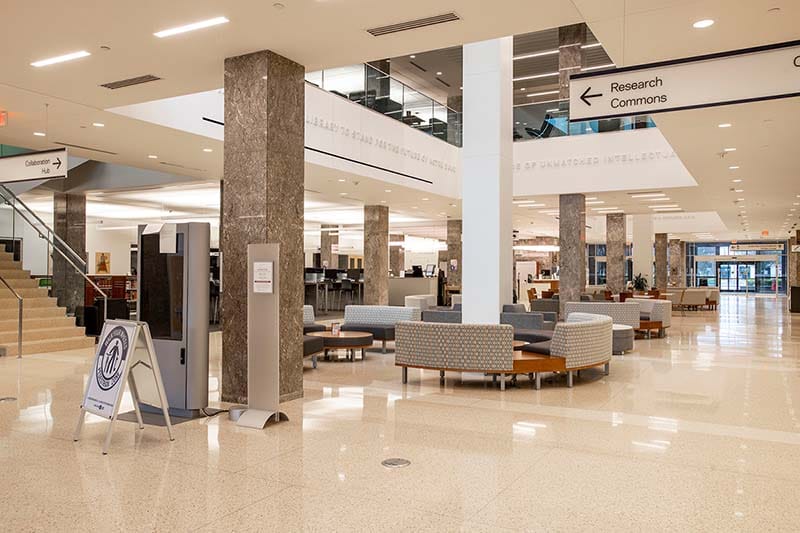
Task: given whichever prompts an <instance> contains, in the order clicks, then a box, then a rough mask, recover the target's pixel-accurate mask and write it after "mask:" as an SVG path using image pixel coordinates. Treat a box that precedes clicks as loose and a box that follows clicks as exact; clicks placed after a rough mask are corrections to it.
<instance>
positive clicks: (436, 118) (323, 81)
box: [306, 64, 461, 146]
mask: <svg viewBox="0 0 800 533" xmlns="http://www.w3.org/2000/svg"><path fill="white" fill-rule="evenodd" d="M306 81H307V82H308V83H311V84H313V85H316V86H317V87H319V88H321V89H324V90H326V91H328V92H332V93H334V94H337V95H339V96H341V97H343V98H347V99H348V100H350V101H351V102H355V103H357V104H360V105H363V106H365V107H368V108H370V109H372V110H374V111H377V112H378V113H382V114H384V115H386V116H387V117H389V118H393V119H395V120H399V121H401V122H403V123H405V124H407V125H409V126H411V127H412V128H415V129H417V130H419V131H421V132H423V133H427V134H428V135H432V136H434V137H436V138H438V139H441V140H442V141H445V142H447V143H450V144H452V145H455V146H461V112H460V111H455V110H454V109H452V108H449V107H447V106H446V105H445V104H442V103H440V102H437V101H436V100H434V99H433V98H430V97H428V96H425V95H424V94H422V93H421V92H419V91H417V90H415V89H413V88H412V87H409V86H408V85H406V84H404V83H402V82H400V81H398V80H396V79H395V78H392V77H391V76H390V75H388V74H386V73H384V72H382V71H380V70H378V69H376V68H375V67H373V66H371V65H364V64H362V65H353V66H349V67H340V68H332V69H326V70H318V71H316V72H308V73H306Z"/></svg>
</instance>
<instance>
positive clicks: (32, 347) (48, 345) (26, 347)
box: [0, 337, 95, 357]
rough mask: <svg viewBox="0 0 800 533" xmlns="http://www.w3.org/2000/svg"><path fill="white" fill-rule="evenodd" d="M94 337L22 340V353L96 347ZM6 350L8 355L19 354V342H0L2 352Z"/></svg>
mask: <svg viewBox="0 0 800 533" xmlns="http://www.w3.org/2000/svg"><path fill="white" fill-rule="evenodd" d="M94 345H95V342H94V338H93V337H70V338H68V339H45V340H39V341H22V355H33V354H39V353H53V352H61V351H64V350H78V349H80V348H94ZM4 350H5V354H6V356H9V357H11V356H14V357H16V355H17V343H16V342H13V343H11V344H0V354H2V353H3V351H4Z"/></svg>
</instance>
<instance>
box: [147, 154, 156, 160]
mask: <svg viewBox="0 0 800 533" xmlns="http://www.w3.org/2000/svg"><path fill="white" fill-rule="evenodd" d="M147 157H148V159H158V156H157V155H152V154H150V155H148V156H147Z"/></svg>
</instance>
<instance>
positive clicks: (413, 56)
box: [408, 54, 417, 59]
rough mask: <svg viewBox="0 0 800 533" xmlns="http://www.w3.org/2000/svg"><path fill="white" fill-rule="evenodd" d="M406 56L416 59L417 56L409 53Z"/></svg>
mask: <svg viewBox="0 0 800 533" xmlns="http://www.w3.org/2000/svg"><path fill="white" fill-rule="evenodd" d="M408 57H410V58H411V59H416V58H417V56H415V55H414V54H411V55H410V56H408Z"/></svg>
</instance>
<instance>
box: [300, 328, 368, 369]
mask: <svg viewBox="0 0 800 533" xmlns="http://www.w3.org/2000/svg"><path fill="white" fill-rule="evenodd" d="M308 335H309V336H311V337H319V338H321V339H322V342H323V344H324V346H325V358H326V359H327V357H328V351H329V350H347V352H348V354H349V357H350V361H351V362H355V360H356V350H358V349H360V350H361V360H362V361H363V360H364V358H365V357H366V353H365V350H366V349H367V348H369V347H370V346H372V343H373V340H374V339H373V337H372V333H369V332H366V331H340V332H339V334H338V335H334V334H333V333H331V332H330V331H312V332H310V333H308Z"/></svg>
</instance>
